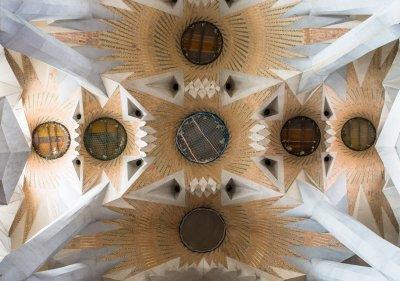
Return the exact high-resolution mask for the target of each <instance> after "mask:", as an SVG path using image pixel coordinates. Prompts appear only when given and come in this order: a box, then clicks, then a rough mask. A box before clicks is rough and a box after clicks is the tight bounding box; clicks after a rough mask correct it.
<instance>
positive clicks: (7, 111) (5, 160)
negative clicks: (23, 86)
mask: <svg viewBox="0 0 400 281" xmlns="http://www.w3.org/2000/svg"><path fill="white" fill-rule="evenodd" d="M30 151H31V149H30V146H29V144H28V142H27V141H26V139H25V136H24V134H23V132H22V129H21V127H20V126H19V124H18V121H17V118H16V117H15V115H14V112H13V110H12V108H11V106H10V104H9V102H8V101H7V99H6V98H1V99H0V205H7V204H8V202H9V200H10V198H11V196H12V194H13V193H14V189H15V187H16V185H17V183H18V181H19V179H20V177H21V174H22V172H23V170H24V167H25V164H26V160H27V158H28V155H29V153H30Z"/></svg>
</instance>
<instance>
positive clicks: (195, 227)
mask: <svg viewBox="0 0 400 281" xmlns="http://www.w3.org/2000/svg"><path fill="white" fill-rule="evenodd" d="M179 235H180V238H181V241H182V243H183V245H184V246H185V247H186V248H188V249H189V250H190V251H192V252H197V253H207V252H211V251H214V250H215V249H217V248H218V247H219V246H220V245H221V244H222V242H223V241H224V239H225V235H226V225H225V221H224V219H223V218H222V216H221V215H220V214H219V213H218V212H217V211H215V210H213V209H209V208H196V209H193V210H192V211H190V212H189V213H187V214H186V215H185V216H184V217H183V219H182V221H181V224H180V226H179Z"/></svg>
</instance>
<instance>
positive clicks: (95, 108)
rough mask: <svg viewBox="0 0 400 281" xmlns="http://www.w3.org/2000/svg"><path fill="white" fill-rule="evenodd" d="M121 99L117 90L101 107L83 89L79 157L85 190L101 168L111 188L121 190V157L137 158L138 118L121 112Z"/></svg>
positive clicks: (96, 179) (98, 178) (138, 155)
mask: <svg viewBox="0 0 400 281" xmlns="http://www.w3.org/2000/svg"><path fill="white" fill-rule="evenodd" d="M122 99H123V96H122V95H121V93H120V91H119V89H117V90H116V91H115V93H114V94H113V95H112V96H111V97H110V99H109V100H108V101H107V103H106V104H105V106H104V107H102V106H101V105H100V102H99V101H98V100H97V99H96V98H95V97H94V96H93V95H91V94H90V93H89V92H87V91H84V92H83V97H82V104H83V117H81V118H82V120H81V124H80V132H81V147H80V148H81V149H80V157H81V159H82V164H83V188H84V190H85V191H86V190H88V188H90V187H92V186H94V185H95V184H96V183H97V182H98V181H100V180H101V176H102V173H103V171H104V172H105V174H106V175H107V177H108V178H109V179H110V182H111V184H112V185H113V187H114V188H115V189H116V190H117V191H119V190H122V189H123V188H125V187H124V186H123V185H124V184H125V183H124V181H123V180H122V178H123V166H124V163H125V162H126V160H125V158H126V157H133V158H135V157H136V158H139V157H140V152H139V147H138V145H137V140H138V137H137V130H138V128H139V127H140V123H141V121H140V120H139V119H136V118H133V117H130V116H128V115H126V114H124V111H123V102H122Z"/></svg>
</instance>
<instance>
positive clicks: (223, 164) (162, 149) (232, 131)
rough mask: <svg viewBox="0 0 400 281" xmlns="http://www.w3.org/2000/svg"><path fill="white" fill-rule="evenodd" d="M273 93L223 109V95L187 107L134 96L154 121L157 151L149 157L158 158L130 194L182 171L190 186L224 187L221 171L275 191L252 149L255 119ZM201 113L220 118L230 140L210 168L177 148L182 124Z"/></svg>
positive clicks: (193, 101)
mask: <svg viewBox="0 0 400 281" xmlns="http://www.w3.org/2000/svg"><path fill="white" fill-rule="evenodd" d="M271 91H273V89H271V90H267V91H263V92H260V93H258V94H254V95H251V96H249V97H247V98H244V99H242V100H239V101H236V102H233V103H230V104H228V105H226V106H223V105H221V101H220V95H216V96H214V97H213V98H208V97H205V98H203V99H201V98H196V99H195V98H193V97H191V96H190V95H186V96H185V100H184V104H183V106H178V105H176V104H173V103H169V102H167V101H165V100H162V99H158V98H156V97H153V96H150V95H147V94H143V93H139V92H131V93H132V95H133V97H135V98H136V99H137V100H138V101H139V102H140V103H141V104H142V105H143V106H144V108H146V109H147V110H148V112H149V113H150V114H151V115H152V116H153V117H154V118H153V120H149V121H148V122H147V126H149V127H151V128H152V129H154V130H155V134H154V136H155V137H156V138H157V140H156V141H155V142H154V144H155V148H154V149H153V150H152V151H151V152H150V153H149V154H148V156H149V157H152V158H154V161H153V162H152V163H151V164H150V165H149V167H148V168H147V170H146V172H145V173H143V174H142V175H141V176H140V177H139V178H138V179H137V181H136V182H135V183H134V184H133V185H132V186H131V187H130V191H132V190H137V189H140V188H142V187H144V186H147V185H149V184H151V183H153V182H156V181H159V180H161V179H163V178H165V177H167V176H169V175H172V174H174V173H176V172H179V171H181V170H183V171H184V173H185V182H186V186H187V187H188V185H189V183H190V182H191V181H192V180H193V179H194V178H198V179H201V178H202V177H204V178H208V177H210V178H212V179H213V180H214V181H215V182H216V183H217V184H220V183H221V171H222V170H225V171H228V172H231V173H233V174H236V175H239V176H243V177H247V178H249V179H251V180H252V181H254V182H258V183H260V184H264V185H266V186H270V187H271V188H274V187H273V184H272V182H271V180H269V178H268V177H267V176H266V175H265V174H264V172H262V171H261V170H260V169H259V168H258V167H257V166H256V164H255V162H254V161H253V160H252V157H254V156H256V155H257V154H256V152H255V151H254V149H253V148H252V147H250V145H249V144H250V142H251V140H250V139H249V138H248V135H249V130H250V128H251V127H253V126H254V125H255V122H256V121H255V120H253V119H252V116H253V115H254V114H255V112H256V111H257V110H258V109H259V107H260V106H261V104H262V103H263V102H265V100H266V99H268V97H269V96H270V94H271ZM198 111H206V112H212V113H215V114H216V115H218V116H219V117H220V118H221V119H222V120H223V121H224V122H225V124H226V126H227V128H228V131H229V135H230V140H229V143H228V146H227V148H226V150H225V152H224V153H223V154H222V155H221V156H220V157H219V158H218V159H216V160H215V161H213V162H211V163H208V164H207V165H198V164H196V163H193V162H191V161H189V160H187V159H186V158H184V157H183V155H182V154H181V153H180V152H179V151H178V149H177V148H176V143H175V139H176V131H177V129H178V128H179V126H180V124H181V123H182V121H183V120H184V119H185V118H186V117H187V116H188V115H190V114H192V113H194V112H198Z"/></svg>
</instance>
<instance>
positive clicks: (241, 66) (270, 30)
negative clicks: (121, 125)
mask: <svg viewBox="0 0 400 281" xmlns="http://www.w3.org/2000/svg"><path fill="white" fill-rule="evenodd" d="M126 3H127V5H128V6H129V7H130V8H131V10H132V11H128V10H118V9H114V11H115V12H116V14H117V15H119V16H120V17H121V20H119V21H114V22H111V26H112V27H113V29H114V30H113V31H110V32H106V33H103V34H101V35H100V37H99V43H98V46H99V47H101V48H108V49H111V50H113V51H114V52H115V54H114V56H113V59H115V60H118V61H122V62H123V65H121V66H119V67H116V68H115V69H114V70H113V71H115V72H134V74H133V76H132V77H131V78H132V79H133V78H143V77H146V76H150V75H155V74H158V73H162V72H167V71H171V70H175V69H180V70H182V71H183V72H184V75H185V81H186V82H188V81H192V80H194V79H196V78H200V79H203V78H205V77H207V78H208V79H209V80H214V81H218V80H219V79H218V77H219V73H220V71H221V69H229V70H234V71H240V72H247V73H253V74H258V75H262V76H272V73H271V72H270V70H269V69H270V68H272V69H280V68H284V69H285V68H288V66H287V65H285V63H283V58H289V57H293V56H295V54H293V53H292V52H291V51H289V50H288V48H289V47H290V46H295V45H300V44H302V43H303V33H302V32H301V31H298V30H292V29H290V28H288V25H290V24H291V23H293V22H294V21H295V20H296V18H282V17H281V16H282V15H283V14H284V13H285V12H286V11H287V10H288V9H289V8H290V7H291V6H284V7H280V8H276V9H275V8H272V5H273V4H274V3H275V1H274V0H268V1H264V2H262V3H261V4H258V5H255V6H253V7H250V8H248V9H245V10H243V11H242V12H239V13H236V14H234V15H231V16H226V17H224V16H221V15H220V12H219V3H218V2H214V3H212V4H211V5H208V6H206V7H204V8H202V9H196V8H193V6H190V5H189V4H188V2H187V1H184V3H185V5H184V12H183V16H182V17H177V16H173V15H170V14H167V13H164V12H161V11H159V10H156V9H153V8H149V7H147V6H144V5H141V4H138V3H135V2H134V1H126ZM200 20H204V21H209V22H211V23H213V24H215V25H216V26H217V27H218V29H219V30H220V31H221V33H222V35H223V38H224V47H223V50H222V54H221V55H220V56H219V57H218V59H217V60H216V61H215V62H213V63H211V64H208V65H205V66H197V65H194V64H192V63H190V62H189V61H188V60H187V59H186V58H185V57H184V55H183V54H182V51H181V46H180V41H181V35H182V33H183V31H184V30H185V28H186V27H187V26H189V25H190V24H191V23H193V22H195V21H200ZM142 23H146V24H142Z"/></svg>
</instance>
